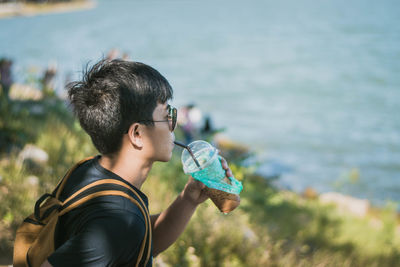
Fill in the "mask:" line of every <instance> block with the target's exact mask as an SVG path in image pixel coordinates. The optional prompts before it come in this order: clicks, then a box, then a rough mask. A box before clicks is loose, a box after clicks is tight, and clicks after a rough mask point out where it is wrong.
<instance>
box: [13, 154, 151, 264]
mask: <svg viewBox="0 0 400 267" xmlns="http://www.w3.org/2000/svg"><path fill="white" fill-rule="evenodd" d="M92 158H93V157H91V158H87V159H84V160H82V161H80V162H78V163H77V164H76V165H75V166H74V167H73V168H71V169H70V170H69V171H68V172H67V174H66V175H65V176H64V178H63V179H61V181H60V182H59V183H58V185H57V186H56V188H55V189H54V191H53V193H52V194H49V193H46V194H44V195H43V196H41V197H40V198H39V199H38V200H37V201H36V204H35V208H34V212H33V213H32V214H31V215H30V216H28V217H27V218H26V219H25V220H24V221H23V222H22V224H21V225H20V226H19V228H18V230H17V233H16V237H15V242H14V258H13V265H14V267H26V266H32V267H36V266H40V265H41V264H42V263H43V262H45V261H46V260H47V258H48V257H49V256H50V255H51V254H52V253H53V252H54V250H55V240H54V239H55V229H56V226H57V222H58V219H59V217H60V216H62V215H64V214H66V213H67V212H69V211H71V210H73V209H75V208H77V207H79V206H80V205H82V204H83V203H85V202H87V201H89V200H91V199H94V198H96V197H100V196H110V195H117V196H122V197H125V198H127V199H129V200H130V201H132V202H133V203H134V204H135V205H137V206H138V207H139V209H140V211H141V212H142V214H143V217H144V218H145V224H146V232H145V235H144V238H143V242H142V244H141V247H140V250H139V255H138V259H137V261H136V263H133V264H134V266H139V264H140V266H146V265H147V263H148V261H149V258H150V250H151V240H152V238H151V234H152V233H151V224H150V216H149V211H148V210H147V207H146V205H145V204H144V202H143V200H142V199H141V198H140V196H139V195H138V194H137V192H136V191H135V190H133V189H132V188H130V187H129V186H128V185H127V184H125V183H123V182H121V181H118V180H115V179H103V180H98V181H95V182H93V183H90V184H88V185H86V186H85V187H83V188H81V189H80V190H78V191H77V192H75V193H74V194H72V195H71V196H70V197H68V198H67V199H66V200H65V201H63V202H61V201H60V200H59V198H60V195H61V192H62V190H63V188H64V186H65V184H66V182H67V180H68V178H69V177H70V175H71V173H72V172H73V171H74V170H75V169H76V168H77V167H78V166H79V165H81V164H82V163H84V162H86V161H87V160H90V159H92ZM132 193H133V194H134V195H135V196H136V198H135V197H133V196H132ZM139 202H140V203H139ZM145 250H146V252H145ZM133 264H132V265H133Z"/></svg>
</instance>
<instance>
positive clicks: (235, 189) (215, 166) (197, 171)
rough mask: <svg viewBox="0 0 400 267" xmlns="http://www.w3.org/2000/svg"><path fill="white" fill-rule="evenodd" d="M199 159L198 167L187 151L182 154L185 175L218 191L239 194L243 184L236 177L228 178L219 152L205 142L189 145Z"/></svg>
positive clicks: (195, 142)
mask: <svg viewBox="0 0 400 267" xmlns="http://www.w3.org/2000/svg"><path fill="white" fill-rule="evenodd" d="M188 146H189V147H190V149H191V150H192V152H193V155H194V157H195V158H196V159H197V161H198V163H199V164H200V167H198V166H197V165H196V163H195V161H194V159H193V158H192V156H191V155H190V153H189V152H188V151H187V150H184V151H183V152H182V158H181V159H182V164H183V170H184V172H185V173H187V174H190V175H191V176H192V177H193V178H194V179H196V180H199V181H201V182H202V183H204V184H205V185H206V186H207V187H209V188H214V189H218V190H221V191H225V192H227V193H231V194H239V193H240V191H241V190H242V188H243V186H242V183H241V182H239V181H238V180H236V179H235V178H234V177H226V174H225V170H224V169H223V168H222V165H221V161H220V158H219V156H218V150H217V149H216V148H215V147H213V146H212V145H210V144H209V143H207V142H205V141H194V142H192V143H190V144H189V145H188Z"/></svg>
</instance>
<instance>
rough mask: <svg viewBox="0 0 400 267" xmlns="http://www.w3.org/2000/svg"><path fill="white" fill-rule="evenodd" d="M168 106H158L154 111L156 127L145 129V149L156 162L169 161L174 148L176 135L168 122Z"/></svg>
mask: <svg viewBox="0 0 400 267" xmlns="http://www.w3.org/2000/svg"><path fill="white" fill-rule="evenodd" d="M167 106H168V104H167V103H165V104H157V106H156V108H155V109H154V111H153V121H156V122H154V125H149V126H146V127H145V138H144V142H145V149H146V150H147V153H148V157H149V158H150V159H151V160H154V161H164V162H166V161H169V160H170V159H171V156H172V150H173V148H174V140H175V135H174V133H173V132H171V130H170V126H169V122H168V107H167Z"/></svg>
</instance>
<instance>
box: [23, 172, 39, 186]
mask: <svg viewBox="0 0 400 267" xmlns="http://www.w3.org/2000/svg"><path fill="white" fill-rule="evenodd" d="M26 183H27V185H29V186H30V187H36V186H37V185H38V184H39V178H38V177H36V176H35V175H30V176H28V177H26Z"/></svg>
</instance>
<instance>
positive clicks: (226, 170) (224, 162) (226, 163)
mask: <svg viewBox="0 0 400 267" xmlns="http://www.w3.org/2000/svg"><path fill="white" fill-rule="evenodd" d="M219 158H220V160H221V165H222V168H224V170H225V174H226V176H227V177H233V174H232V171H231V169H230V168H229V166H228V162H226V160H225V159H224V158H223V157H219Z"/></svg>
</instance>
